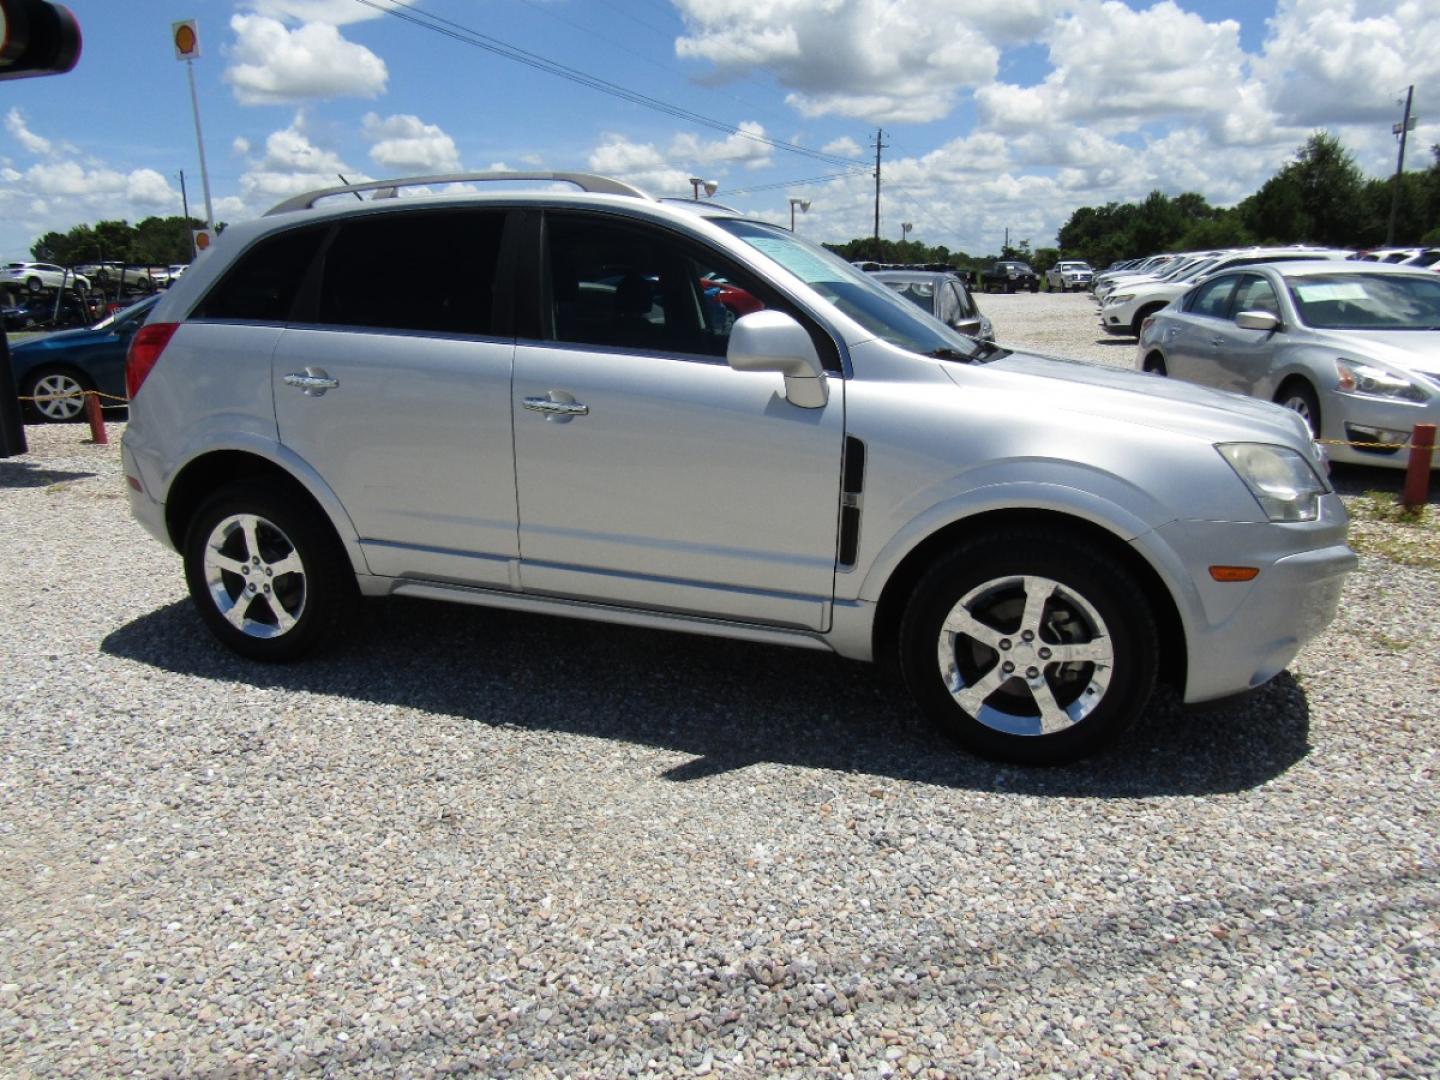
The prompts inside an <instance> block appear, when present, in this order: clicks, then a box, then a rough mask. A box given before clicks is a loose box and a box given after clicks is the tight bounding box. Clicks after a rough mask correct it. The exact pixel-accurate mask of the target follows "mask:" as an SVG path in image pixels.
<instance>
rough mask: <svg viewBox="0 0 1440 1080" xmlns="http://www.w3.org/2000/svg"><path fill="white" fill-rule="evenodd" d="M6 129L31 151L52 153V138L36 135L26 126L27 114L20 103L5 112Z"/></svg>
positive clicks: (38, 153) (41, 153)
mask: <svg viewBox="0 0 1440 1080" xmlns="http://www.w3.org/2000/svg"><path fill="white" fill-rule="evenodd" d="M5 130H6V131H8V132H10V134H11V136H12V137H13V138H14V139H15V141H16V142H18V143H19V144H20V145H21V146H22V147H24V148H25V149H26V150H27V151H29V152H30V153H32V154H37V155H45V154H48V153H50V150H51V144H50V140H49V139H46V138H44V137H42V136H40V135H36V134H35V133H34V132H33V131H31V130H30V129H29V128H28V127H26V126H25V114H24V113H22V112H21V111H20V107H19V106H18V105H16V106H13V107H12V108H11V109H10V111H9V112H7V113H6V114H5Z"/></svg>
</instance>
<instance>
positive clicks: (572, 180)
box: [265, 172, 651, 217]
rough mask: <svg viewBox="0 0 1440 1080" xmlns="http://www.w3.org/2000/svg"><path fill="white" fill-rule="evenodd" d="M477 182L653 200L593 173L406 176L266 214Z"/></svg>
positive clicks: (312, 196)
mask: <svg viewBox="0 0 1440 1080" xmlns="http://www.w3.org/2000/svg"><path fill="white" fill-rule="evenodd" d="M476 180H548V181H551V182H554V183H564V184H574V185H575V186H576V187H577V188H579V189H580V190H581V191H588V192H591V193H594V194H598V195H628V196H630V197H631V198H635V199H650V197H651V196H650V195H649V194H648V193H647V192H644V191H641V190H640V189H639V188H637V187H634V186H633V185H631V184H627V183H625V182H624V181H622V180H611V179H610V178H609V177H606V176H595V175H594V174H592V173H569V172H479V173H447V174H445V175H443V176H406V177H403V178H401V179H398V180H368V181H366V182H365V183H363V184H342V185H341V186H339V187H331V188H320V189H319V190H317V191H307V192H305V194H303V195H295V196H293V197H292V198H289V199H286V200H285V201H284V202H282V203H277V204H275V205H274V206H272V207H271V208H270V209H269V210H267V211H265V216H266V217H269V216H270V215H271V214H287V213H289V212H290V211H292V210H313V209H314V208H315V204H316V203H317V202H319V201H320V200H321V199H325V198H329V197H330V196H332V195H354V196H355V197H356V198H359V196H360V192H362V191H373V192H375V194H374V195H373V196H372V198H374V199H393V198H395V196H396V194H397V192H398V189H400V188H402V187H425V186H429V185H432V184H468V183H472V182H474V181H476Z"/></svg>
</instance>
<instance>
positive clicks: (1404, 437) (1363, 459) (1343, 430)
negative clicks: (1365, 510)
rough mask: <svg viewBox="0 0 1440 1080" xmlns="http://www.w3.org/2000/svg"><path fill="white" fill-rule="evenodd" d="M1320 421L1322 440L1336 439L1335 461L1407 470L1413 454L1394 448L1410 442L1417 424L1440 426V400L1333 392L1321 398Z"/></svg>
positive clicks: (1438, 457)
mask: <svg viewBox="0 0 1440 1080" xmlns="http://www.w3.org/2000/svg"><path fill="white" fill-rule="evenodd" d="M1320 419H1321V423H1322V424H1323V426H1324V430H1323V431H1322V432H1321V435H1322V437H1323V438H1325V439H1327V440H1332V441H1331V442H1330V443H1329V444H1328V447H1329V451H1330V460H1331V461H1338V462H1342V463H1345V464H1352V465H1377V466H1380V467H1381V468H1391V469H1403V468H1405V467H1406V466H1407V465H1409V464H1410V451H1408V450H1401V449H1396V448H1394V447H1395V446H1396V444H1400V443H1408V442H1409V441H1410V437H1411V434H1412V432H1413V431H1414V428H1415V425H1416V424H1435V425H1437V426H1440V397H1432V398H1431V399H1430V400H1429V401H1427V402H1424V403H1423V404H1420V403H1414V404H1412V403H1407V402H1400V401H1387V400H1385V399H1383V398H1374V397H1367V396H1365V395H1362V394H1342V393H1340V392H1338V391H1335V390H1331V391H1330V392H1328V393H1325V394H1323V395H1322V397H1321V400H1320ZM1351 443H1382V444H1388V445H1389V446H1390V448H1388V449H1366V448H1364V447H1362V446H1352V445H1349V444H1351ZM1430 467H1431V468H1432V469H1436V468H1440V452H1437V453H1436V454H1434V455H1432V457H1431V459H1430Z"/></svg>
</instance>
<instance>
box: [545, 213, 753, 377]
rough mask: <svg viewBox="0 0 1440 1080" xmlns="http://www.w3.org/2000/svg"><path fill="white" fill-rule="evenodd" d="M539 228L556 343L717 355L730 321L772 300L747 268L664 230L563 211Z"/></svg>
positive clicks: (720, 353) (726, 338)
mask: <svg viewBox="0 0 1440 1080" xmlns="http://www.w3.org/2000/svg"><path fill="white" fill-rule="evenodd" d="M546 229H547V236H548V243H547V248H548V251H547V255H548V265H547V279H548V287H549V292H550V319H551V333H552V336H553V337H554V339H555V340H556V341H563V342H571V343H573V344H576V345H593V346H598V347H601V348H616V349H625V350H634V351H638V352H660V353H667V354H671V355H698V356H724V355H725V349H726V346H727V345H728V344H729V340H730V327H731V326H732V325H733V324H734V322H735V320H736V319H738V318H741V317H742V316H745V315H748V314H750V313H751V312H754V311H759V310H761V309H762V308H766V307H770V306H772V295H773V294H772V293H771V291H770V290H769V289H767V288H765V287H764V286H763V285H761V284H760V283H759V282H757V281H755V280H754V279H752V278H751V277H750V276H749V275H748V274H745V273H744V272H742V271H740V270H737V269H736V268H734V267H731V266H722V265H720V263H719V260H717V259H715V258H714V257H713V256H710V255H707V254H705V253H703V252H701V251H700V250H699V249H698V248H694V247H692V246H690V245H688V244H685V243H684V242H683V241H681V240H680V239H678V238H676V237H672V236H670V235H669V234H666V233H662V232H658V231H656V230H653V229H644V228H641V227H638V226H633V225H627V224H623V223H620V222H613V221H602V220H596V219H594V218H590V217H585V216H581V215H566V214H552V215H550V216H549V217H548V218H547V226H546Z"/></svg>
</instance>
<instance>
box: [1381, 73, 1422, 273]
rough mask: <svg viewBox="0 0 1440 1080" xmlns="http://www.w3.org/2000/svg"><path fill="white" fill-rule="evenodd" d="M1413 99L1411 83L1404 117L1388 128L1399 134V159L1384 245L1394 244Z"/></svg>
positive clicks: (1406, 95)
mask: <svg viewBox="0 0 1440 1080" xmlns="http://www.w3.org/2000/svg"><path fill="white" fill-rule="evenodd" d="M1414 100H1415V86H1414V84H1413V83H1412V84H1411V86H1410V89H1409V90H1407V91H1406V92H1405V117H1404V119H1402V120H1401V121H1400V123H1398V124H1395V125H1392V126H1391V128H1390V130H1391V131H1392V132H1394V133H1395V134H1396V135H1399V136H1400V160H1399V161H1397V162H1396V163H1395V190H1394V191H1392V192H1391V193H1390V227H1389V228H1388V229H1386V230H1385V246H1386V247H1394V246H1395V215H1396V213H1397V212H1398V211H1399V209H1400V184H1401V182H1402V181H1403V180H1404V175H1403V174H1404V172H1405V137H1406V136H1407V135H1409V134H1410V129H1411V128H1413V127H1414V126H1415V121H1414V120H1413V119H1411V117H1410V105H1411V103H1412V102H1414Z"/></svg>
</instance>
